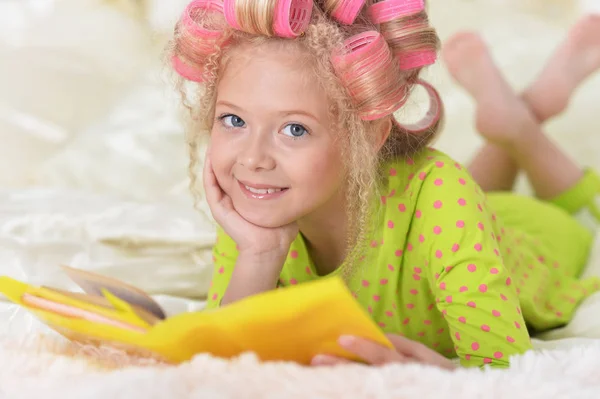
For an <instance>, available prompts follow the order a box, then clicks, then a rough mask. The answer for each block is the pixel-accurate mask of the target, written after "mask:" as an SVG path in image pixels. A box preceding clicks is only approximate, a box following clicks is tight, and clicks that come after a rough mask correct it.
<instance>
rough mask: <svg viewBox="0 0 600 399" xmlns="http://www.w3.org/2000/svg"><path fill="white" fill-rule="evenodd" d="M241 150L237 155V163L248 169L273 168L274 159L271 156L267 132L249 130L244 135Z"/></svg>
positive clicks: (269, 135)
mask: <svg viewBox="0 0 600 399" xmlns="http://www.w3.org/2000/svg"><path fill="white" fill-rule="evenodd" d="M245 138H246V140H244V142H243V143H241V144H242V150H241V151H240V153H239V156H238V163H239V164H241V165H243V166H244V167H246V168H247V169H249V170H252V171H258V170H271V169H274V168H275V159H274V158H273V156H272V151H273V148H272V147H273V143H271V134H270V133H269V132H251V133H250V134H248V135H246V137H245Z"/></svg>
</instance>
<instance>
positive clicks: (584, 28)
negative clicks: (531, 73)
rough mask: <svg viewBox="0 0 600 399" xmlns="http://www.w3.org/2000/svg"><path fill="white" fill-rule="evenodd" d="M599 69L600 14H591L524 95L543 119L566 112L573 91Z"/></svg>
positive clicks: (579, 23)
mask: <svg viewBox="0 0 600 399" xmlns="http://www.w3.org/2000/svg"><path fill="white" fill-rule="evenodd" d="M598 69H600V15H589V16H586V17H584V18H583V19H581V20H580V21H579V22H577V24H575V26H573V27H572V28H571V30H570V31H569V33H568V35H567V38H566V39H565V40H564V41H563V42H562V43H561V44H560V45H559V46H558V48H557V49H556V50H555V51H554V54H553V55H552V56H551V57H550V60H549V61H548V63H547V64H546V67H544V69H543V70H542V73H541V74H540V75H539V77H538V78H537V79H536V81H535V82H534V83H533V84H532V85H531V86H530V87H529V88H528V89H527V90H526V91H525V92H524V94H523V98H524V99H525V101H526V102H527V103H528V104H529V106H530V107H531V109H532V112H533V113H534V114H535V116H536V117H537V118H538V120H539V121H544V120H546V119H548V118H550V117H552V116H554V115H557V114H559V113H561V112H562V111H564V110H565V108H567V106H568V104H569V99H570V98H571V95H572V94H573V91H575V89H576V88H577V87H578V86H579V85H580V84H581V83H582V82H583V81H584V80H585V79H586V78H588V77H589V76H590V75H591V74H593V73H594V72H596V71H597V70H598Z"/></svg>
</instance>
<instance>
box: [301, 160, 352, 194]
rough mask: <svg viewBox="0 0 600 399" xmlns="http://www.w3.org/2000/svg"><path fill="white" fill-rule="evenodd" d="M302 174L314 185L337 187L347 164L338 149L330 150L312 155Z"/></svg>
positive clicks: (304, 178)
mask: <svg viewBox="0 0 600 399" xmlns="http://www.w3.org/2000/svg"><path fill="white" fill-rule="evenodd" d="M305 165H306V166H305V167H304V168H302V171H301V174H302V177H303V180H304V181H305V182H307V183H308V184H310V185H311V186H313V187H323V186H328V187H331V188H335V189H337V188H338V187H339V185H340V184H341V182H342V179H343V176H344V170H345V166H344V163H343V161H342V157H341V155H340V153H339V152H338V151H328V152H324V153H320V154H318V155H314V156H311V157H310V161H308V162H306V163H305Z"/></svg>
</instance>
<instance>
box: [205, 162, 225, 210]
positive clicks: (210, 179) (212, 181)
mask: <svg viewBox="0 0 600 399" xmlns="http://www.w3.org/2000/svg"><path fill="white" fill-rule="evenodd" d="M203 179H204V191H205V195H206V200H207V201H209V202H213V203H217V202H219V201H220V200H221V197H222V195H223V190H221V187H220V186H219V183H218V182H217V177H216V176H215V172H214V171H213V168H212V164H211V162H210V157H209V156H208V153H207V154H206V158H204V173H203Z"/></svg>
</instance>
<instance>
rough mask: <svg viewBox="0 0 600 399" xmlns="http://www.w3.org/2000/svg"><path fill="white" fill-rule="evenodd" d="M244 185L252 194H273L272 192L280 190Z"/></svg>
mask: <svg viewBox="0 0 600 399" xmlns="http://www.w3.org/2000/svg"><path fill="white" fill-rule="evenodd" d="M244 187H246V190H248V191H250V192H251V193H254V194H273V193H276V192H279V191H281V189H280V188H254V187H249V186H246V185H245V186H244Z"/></svg>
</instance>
